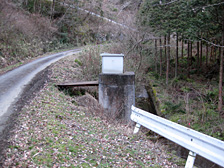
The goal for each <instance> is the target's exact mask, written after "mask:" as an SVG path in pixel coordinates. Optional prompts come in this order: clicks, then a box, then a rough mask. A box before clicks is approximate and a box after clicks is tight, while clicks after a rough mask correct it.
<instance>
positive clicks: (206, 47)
mask: <svg viewBox="0 0 224 168" xmlns="http://www.w3.org/2000/svg"><path fill="white" fill-rule="evenodd" d="M205 64H206V67H208V43H206V63H205Z"/></svg>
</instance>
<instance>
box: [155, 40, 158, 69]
mask: <svg viewBox="0 0 224 168" xmlns="http://www.w3.org/2000/svg"><path fill="white" fill-rule="evenodd" d="M157 59H158V51H157V39H155V72H156V73H157V72H158V67H157Z"/></svg>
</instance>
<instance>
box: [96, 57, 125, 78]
mask: <svg viewBox="0 0 224 168" xmlns="http://www.w3.org/2000/svg"><path fill="white" fill-rule="evenodd" d="M100 56H102V73H108V74H119V73H123V72H124V54H109V53H102V54H100Z"/></svg>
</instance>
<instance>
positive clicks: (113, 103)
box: [99, 72, 135, 124]
mask: <svg viewBox="0 0 224 168" xmlns="http://www.w3.org/2000/svg"><path fill="white" fill-rule="evenodd" d="M99 103H100V105H101V106H102V107H103V109H104V114H105V115H106V116H107V117H108V118H109V119H112V120H118V121H121V122H122V123H126V124H127V123H129V122H131V119H130V115H131V106H132V105H135V74H134V72H126V73H123V74H102V73H101V74H100V75H99Z"/></svg>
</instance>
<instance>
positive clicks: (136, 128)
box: [133, 123, 141, 134]
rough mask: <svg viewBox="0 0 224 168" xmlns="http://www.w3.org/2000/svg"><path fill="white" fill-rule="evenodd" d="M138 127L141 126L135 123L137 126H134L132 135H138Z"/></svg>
mask: <svg viewBox="0 0 224 168" xmlns="http://www.w3.org/2000/svg"><path fill="white" fill-rule="evenodd" d="M140 127H141V125H140V124H138V123H137V124H136V125H135V129H134V132H133V134H136V133H138V131H139V129H140Z"/></svg>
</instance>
